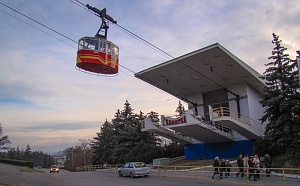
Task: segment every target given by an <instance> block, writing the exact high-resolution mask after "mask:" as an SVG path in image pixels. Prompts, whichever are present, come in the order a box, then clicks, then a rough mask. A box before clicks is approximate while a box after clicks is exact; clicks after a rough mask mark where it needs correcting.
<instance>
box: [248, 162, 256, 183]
mask: <svg viewBox="0 0 300 186" xmlns="http://www.w3.org/2000/svg"><path fill="white" fill-rule="evenodd" d="M248 166H249V169H248V170H249V178H248V179H249V181H250V180H251V177H252V176H253V178H254V181H256V177H255V175H254V163H253V157H250V158H249V160H248Z"/></svg>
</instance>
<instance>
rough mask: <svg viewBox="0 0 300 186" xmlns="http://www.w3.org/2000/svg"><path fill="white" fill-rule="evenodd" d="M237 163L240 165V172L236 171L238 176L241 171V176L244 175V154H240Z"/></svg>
mask: <svg viewBox="0 0 300 186" xmlns="http://www.w3.org/2000/svg"><path fill="white" fill-rule="evenodd" d="M236 163H237V165H238V166H239V172H238V173H236V177H239V174H240V173H241V177H243V176H244V168H243V167H244V161H243V154H240V155H239V158H238V159H237V160H236Z"/></svg>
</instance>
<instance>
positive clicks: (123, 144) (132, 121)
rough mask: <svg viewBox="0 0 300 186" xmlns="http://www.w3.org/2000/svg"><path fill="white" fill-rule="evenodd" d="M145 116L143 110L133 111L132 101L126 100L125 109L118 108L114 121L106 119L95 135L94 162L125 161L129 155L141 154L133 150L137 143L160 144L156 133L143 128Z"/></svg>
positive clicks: (114, 162) (93, 144)
mask: <svg viewBox="0 0 300 186" xmlns="http://www.w3.org/2000/svg"><path fill="white" fill-rule="evenodd" d="M144 117H145V116H144V114H143V112H141V111H140V113H139V114H135V113H133V109H132V108H131V105H130V103H129V102H128V101H127V100H126V102H125V104H124V109H123V110H122V111H120V110H119V109H118V110H117V112H116V113H115V118H114V119H112V122H111V123H109V122H107V121H106V122H105V123H104V124H103V125H102V127H101V130H100V132H99V133H97V137H94V141H93V143H92V149H93V153H94V157H93V160H94V163H102V162H106V163H110V164H116V163H124V162H125V161H126V160H128V157H134V156H136V157H137V156H140V155H138V154H136V152H140V151H139V150H137V151H133V152H132V150H133V149H135V148H136V146H137V145H139V146H140V145H143V144H147V145H146V146H149V145H150V146H151V145H152V146H156V145H157V144H159V143H160V141H159V139H158V138H156V136H155V135H153V134H151V133H148V132H143V131H142V130H141V129H142V121H143V119H144ZM141 142H143V143H141ZM134 152H135V153H134ZM129 153H130V155H129ZM153 154H155V153H153Z"/></svg>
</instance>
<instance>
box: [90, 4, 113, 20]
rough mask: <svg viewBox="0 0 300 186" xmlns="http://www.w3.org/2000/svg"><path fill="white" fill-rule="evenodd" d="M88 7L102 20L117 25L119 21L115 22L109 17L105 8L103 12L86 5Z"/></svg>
mask: <svg viewBox="0 0 300 186" xmlns="http://www.w3.org/2000/svg"><path fill="white" fill-rule="evenodd" d="M86 7H87V8H88V9H90V10H92V11H93V12H95V13H96V14H98V15H99V16H100V17H101V18H102V19H103V18H105V19H107V20H108V21H110V22H112V23H114V24H117V21H115V20H114V19H113V18H112V17H111V16H109V15H108V14H106V8H103V9H102V10H99V9H98V8H96V7H92V6H90V5H89V4H87V5H86Z"/></svg>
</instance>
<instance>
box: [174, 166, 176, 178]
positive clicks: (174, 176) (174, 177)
mask: <svg viewBox="0 0 300 186" xmlns="http://www.w3.org/2000/svg"><path fill="white" fill-rule="evenodd" d="M174 178H176V166H175V171H174Z"/></svg>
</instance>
